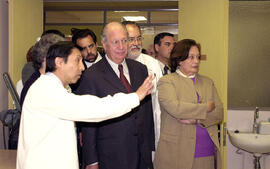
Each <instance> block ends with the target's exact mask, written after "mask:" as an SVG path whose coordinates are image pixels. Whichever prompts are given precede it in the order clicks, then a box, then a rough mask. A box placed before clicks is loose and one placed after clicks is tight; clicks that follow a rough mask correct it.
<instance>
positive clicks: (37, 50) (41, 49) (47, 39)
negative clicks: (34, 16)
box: [32, 33, 65, 70]
mask: <svg viewBox="0 0 270 169" xmlns="http://www.w3.org/2000/svg"><path fill="white" fill-rule="evenodd" d="M59 41H65V38H63V37H61V36H59V35H56V34H52V33H49V34H46V35H44V36H42V37H41V39H40V40H39V41H38V42H37V43H36V44H35V46H34V48H33V58H32V59H33V66H34V68H35V70H39V69H40V68H41V66H42V63H43V62H44V59H46V56H47V52H48V49H49V48H50V46H51V45H53V44H55V43H57V42H59Z"/></svg>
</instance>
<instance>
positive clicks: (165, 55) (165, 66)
mask: <svg viewBox="0 0 270 169" xmlns="http://www.w3.org/2000/svg"><path fill="white" fill-rule="evenodd" d="M174 44H175V40H174V35H173V34H171V33H168V32H162V33H159V34H157V35H156V36H155V38H154V50H155V54H156V59H158V61H159V65H160V69H161V71H162V73H163V75H166V74H169V73H170V72H171V70H170V69H171V68H170V66H169V58H170V55H171V51H172V49H173V46H174Z"/></svg>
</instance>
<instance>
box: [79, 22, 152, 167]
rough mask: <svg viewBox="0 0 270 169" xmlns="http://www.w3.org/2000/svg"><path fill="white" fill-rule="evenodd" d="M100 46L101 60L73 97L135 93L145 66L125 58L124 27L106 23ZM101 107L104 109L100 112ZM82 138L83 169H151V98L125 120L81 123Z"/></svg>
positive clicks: (143, 101)
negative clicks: (103, 52)
mask: <svg viewBox="0 0 270 169" xmlns="http://www.w3.org/2000/svg"><path fill="white" fill-rule="evenodd" d="M102 45H103V48H104V49H105V52H106V55H105V57H104V58H102V59H101V60H100V61H99V62H98V63H96V64H94V65H93V66H91V67H90V68H89V69H87V70H86V71H85V72H84V74H83V76H82V78H81V83H80V85H79V87H78V89H77V91H76V93H77V94H92V95H96V96H97V97H104V96H106V95H113V94H115V93H118V92H124V93H130V92H132V91H135V90H137V88H138V87H139V85H140V84H141V83H142V82H143V80H144V79H145V78H146V77H147V76H148V72H147V67H146V66H145V65H143V64H141V63H139V62H137V61H134V60H131V59H128V58H126V57H127V51H128V34H127V30H126V28H125V26H124V25H122V24H121V23H118V22H110V23H108V24H107V25H106V26H105V27H104V29H103V32H102ZM117 104H119V105H122V104H124V103H123V102H119V103H117ZM104 106H105V107H106V106H107V105H103V106H101V107H100V109H102V108H103V107H104ZM86 109H91V107H89V108H86ZM111 111H113V110H111ZM82 138H83V139H82V141H83V147H82V155H83V163H84V164H85V165H86V169H97V168H98V169H108V168H109V169H149V168H150V169H152V168H153V164H152V160H151V153H152V151H153V148H154V123H153V111H152V103H151V96H148V97H146V98H145V99H144V100H142V102H141V105H140V106H139V107H137V108H135V109H133V110H132V111H130V112H129V113H128V114H127V115H125V116H122V117H119V118H115V119H112V120H107V121H104V122H102V123H95V124H93V123H85V124H84V125H83V127H82Z"/></svg>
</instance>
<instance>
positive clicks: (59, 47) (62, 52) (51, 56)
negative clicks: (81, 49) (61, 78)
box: [46, 41, 76, 72]
mask: <svg viewBox="0 0 270 169" xmlns="http://www.w3.org/2000/svg"><path fill="white" fill-rule="evenodd" d="M74 48H76V46H75V45H74V44H73V43H72V42H69V41H63V42H57V43H56V44H54V45H52V46H51V47H50V48H49V50H48V54H47V58H46V72H54V71H55V70H56V65H55V58H57V57H60V58H63V59H64V62H65V63H66V62H67V60H68V56H69V55H70V54H71V52H72V50H73V49H74Z"/></svg>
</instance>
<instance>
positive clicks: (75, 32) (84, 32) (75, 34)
mask: <svg viewBox="0 0 270 169" xmlns="http://www.w3.org/2000/svg"><path fill="white" fill-rule="evenodd" d="M71 34H72V42H73V43H74V44H75V45H77V40H78V39H81V38H85V37H87V36H88V35H90V36H91V37H92V39H93V41H94V43H97V36H96V34H95V33H94V32H93V31H92V30H90V29H77V28H71ZM79 47H80V46H79Z"/></svg>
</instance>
